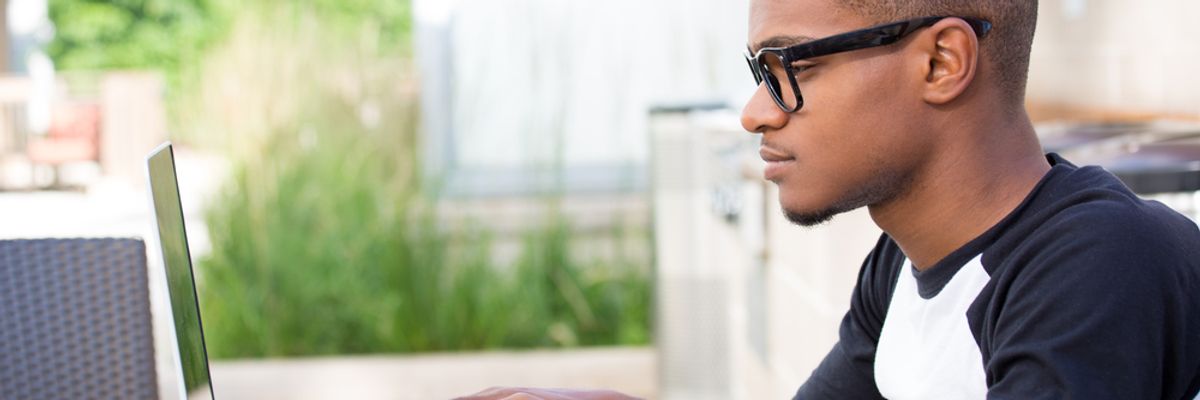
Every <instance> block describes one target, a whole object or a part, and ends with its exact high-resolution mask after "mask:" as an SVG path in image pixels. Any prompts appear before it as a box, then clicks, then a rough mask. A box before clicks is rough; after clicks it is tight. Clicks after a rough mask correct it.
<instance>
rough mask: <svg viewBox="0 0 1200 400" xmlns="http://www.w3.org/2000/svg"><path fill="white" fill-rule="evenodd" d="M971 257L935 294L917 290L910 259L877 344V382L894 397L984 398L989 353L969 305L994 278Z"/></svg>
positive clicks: (893, 399)
mask: <svg viewBox="0 0 1200 400" xmlns="http://www.w3.org/2000/svg"><path fill="white" fill-rule="evenodd" d="M981 257H982V255H980V256H977V257H975V259H973V260H971V261H970V262H968V263H967V264H966V265H964V266H963V267H962V269H960V270H959V271H958V273H956V274H955V275H954V277H953V278H951V279H950V282H949V283H947V284H946V287H945V288H943V289H942V291H941V292H940V293H938V295H937V296H934V297H933V298H932V299H928V300H926V299H923V298H921V295H920V294H919V293H918V291H917V281H916V277H914V276H913V274H912V264H911V262H910V261H908V260H905V261H904V265H903V266H901V267H900V279H899V280H898V281H897V283H896V289H895V292H894V293H893V294H892V301H891V304H890V305H889V306H888V311H887V317H886V318H885V319H884V322H883V331H882V332H881V333H880V336H879V344H878V346H877V347H876V349H875V383H876V384H877V385H878V386H879V391H880V393H882V394H883V396H884V397H886V398H888V399H891V400H907V399H913V400H927V399H983V398H985V397H987V382H986V379H985V378H984V376H985V375H984V370H983V356H982V355H981V354H980V351H979V345H978V344H976V342H975V337H974V336H973V335H972V334H971V328H970V326H969V325H968V323H967V309H968V308H969V307H971V303H972V302H974V301H975V298H976V297H977V296H978V295H979V291H980V290H983V287H984V286H985V285H987V283H988V280H989V279H990V277H989V276H988V274H987V271H985V270H984V269H983V264H982V263H981V262H980V259H981Z"/></svg>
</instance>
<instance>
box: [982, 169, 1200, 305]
mask: <svg viewBox="0 0 1200 400" xmlns="http://www.w3.org/2000/svg"><path fill="white" fill-rule="evenodd" d="M1059 179H1060V182H1058V185H1057V187H1053V188H1049V190H1048V193H1043V194H1042V195H1041V196H1042V199H1040V200H1039V203H1040V204H1036V205H1035V207H1032V209H1031V210H1028V215H1026V216H1024V218H1022V219H1023V221H1021V222H1020V223H1019V224H1017V226H1014V227H1013V229H1011V230H1010V232H1009V233H1008V234H1006V235H1004V236H1006V237H1005V238H1003V239H1002V240H1001V241H1000V242H999V243H997V246H996V247H995V248H993V249H992V250H991V253H992V254H986V253H985V260H984V261H985V266H987V265H989V264H990V266H991V267H993V269H1001V271H996V272H997V273H1000V274H1002V275H1008V276H1009V277H1014V276H1013V275H1014V274H1016V273H1020V274H1024V275H1026V276H1029V275H1037V276H1044V277H1055V276H1057V277H1062V278H1063V279H1059V280H1057V281H1058V282H1061V283H1063V284H1067V283H1068V282H1076V283H1078V281H1077V279H1078V278H1079V277H1086V276H1091V277H1096V278H1099V279H1104V277H1115V276H1121V275H1128V274H1138V275H1143V276H1145V278H1147V280H1146V283H1151V281H1160V282H1161V281H1163V280H1169V279H1178V278H1181V277H1200V229H1198V228H1197V225H1196V223H1195V222H1193V221H1192V220H1190V219H1188V218H1187V217H1185V216H1183V215H1182V214H1180V213H1178V212H1176V211H1174V210H1172V209H1171V208H1169V207H1167V206H1165V205H1163V204H1162V203H1159V202H1157V201H1150V200H1145V199H1142V198H1140V197H1138V196H1137V195H1136V194H1134V193H1133V192H1131V191H1130V190H1129V189H1128V188H1126V187H1125V186H1124V185H1123V184H1121V183H1120V181H1119V180H1117V179H1116V177H1113V176H1112V175H1111V174H1109V173H1108V172H1106V171H1104V170H1102V169H1100V168H1098V167H1083V168H1078V169H1075V170H1072V171H1070V172H1069V173H1068V174H1066V176H1061V177H1059ZM1067 277H1070V279H1067ZM1155 277H1157V278H1155Z"/></svg>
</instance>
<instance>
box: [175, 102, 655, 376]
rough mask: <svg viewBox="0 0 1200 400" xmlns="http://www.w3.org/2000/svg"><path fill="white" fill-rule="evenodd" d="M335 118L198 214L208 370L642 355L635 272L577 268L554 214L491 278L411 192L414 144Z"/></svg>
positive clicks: (484, 260) (644, 294)
mask: <svg viewBox="0 0 1200 400" xmlns="http://www.w3.org/2000/svg"><path fill="white" fill-rule="evenodd" d="M340 108H341V107H339V106H338V105H336V104H335V105H325V106H321V107H317V108H314V109H313V111H314V113H316V114H311V115H319V116H320V117H315V118H331V120H330V121H329V123H327V124H319V125H312V126H310V127H309V128H308V129H291V130H285V131H281V132H279V133H277V134H276V135H274V136H273V137H272V139H271V140H270V141H269V146H268V148H269V149H270V151H269V152H268V153H267V154H266V156H265V157H261V158H258V159H254V160H246V161H245V163H244V164H243V166H242V167H241V168H239V169H238V170H237V172H236V173H235V174H234V177H233V180H232V182H231V184H230V186H229V187H228V188H227V189H226V190H225V192H224V195H223V196H222V197H221V198H219V199H218V201H217V202H216V203H215V205H214V206H213V208H212V209H211V210H209V212H208V213H207V216H206V219H207V222H208V226H209V231H210V238H211V240H212V245H213V252H212V253H211V254H210V255H209V256H208V257H206V258H204V259H202V260H201V262H200V264H199V265H200V271H201V272H200V273H201V276H200V280H201V282H200V295H201V304H202V305H203V307H204V309H203V313H204V321H205V328H206V333H207V335H208V340H209V346H208V347H209V351H210V352H211V354H212V356H213V357H216V358H230V357H264V356H265V357H272V356H296V355H319V354H344V353H379V352H427V351H453V350H473V349H486V348H496V347H505V348H529V347H555V346H575V345H606V344H608V345H611V344H645V343H647V342H648V340H649V331H648V324H649V321H648V317H649V315H648V310H649V284H648V278H647V273H646V269H645V265H646V264H645V262H644V260H639V259H638V257H635V256H633V255H631V254H629V253H627V252H625V251H622V250H618V251H616V253H618V254H617V255H616V257H611V258H609V261H603V262H602V261H593V262H584V261H581V260H579V259H578V258H577V257H574V256H572V238H573V237H574V236H573V233H572V230H571V229H570V226H569V224H568V223H567V222H566V221H565V219H563V218H562V217H561V215H557V214H556V213H551V214H550V215H551V218H549V219H548V221H549V222H548V223H547V224H546V225H544V226H541V227H535V228H537V229H534V230H533V231H531V232H530V233H529V234H527V235H526V236H525V237H524V238H523V239H522V243H523V250H522V252H521V256H520V257H518V259H517V261H516V262H515V263H514V265H495V263H493V262H491V261H490V260H491V256H490V248H491V242H492V238H491V236H490V235H488V234H486V233H485V232H483V231H481V230H478V229H468V228H462V227H459V228H455V229H450V228H447V227H445V226H442V225H441V224H439V222H438V218H437V217H436V214H435V213H434V210H433V208H432V207H431V206H432V204H433V201H432V200H431V199H429V198H427V197H425V196H423V195H421V194H420V193H418V192H417V189H416V188H419V187H420V185H418V184H416V182H415V176H416V175H414V172H415V169H413V168H411V167H412V164H411V163H409V162H408V161H410V160H412V158H411V157H412V156H413V152H412V146H411V145H412V143H411V142H408V141H406V140H403V139H400V140H398V139H397V135H378V134H372V133H371V132H369V131H367V130H366V129H363V128H361V127H358V128H355V125H356V124H355V123H354V122H353V121H351V120H346V119H339V118H337V117H336V116H337V115H350V114H348V113H344V112H338V110H339V109H340ZM304 132H324V133H317V134H316V136H315V137H314V138H308V139H306V138H305V133H304ZM398 136H399V137H401V138H402V137H404V136H405V135H398ZM306 141H308V142H306ZM305 143H308V144H307V145H306V144H305ZM629 235H631V233H627V232H620V231H618V232H614V233H612V234H611V237H612V238H616V239H622V238H628V237H629ZM642 238H644V236H643V237H642Z"/></svg>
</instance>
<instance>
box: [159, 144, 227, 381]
mask: <svg viewBox="0 0 1200 400" xmlns="http://www.w3.org/2000/svg"><path fill="white" fill-rule="evenodd" d="M146 164H147V169H148V172H149V174H148V175H149V179H150V196H151V201H152V203H153V208H154V219H155V220H156V221H157V226H158V243H159V246H160V248H161V250H162V253H161V254H162V265H163V267H164V268H165V269H166V277H167V292H168V295H169V297H170V298H171V315H172V319H173V321H174V324H172V330H173V331H174V333H175V340H176V342H177V345H178V350H179V351H178V355H179V365H180V368H179V369H178V370H176V377H177V378H178V381H179V382H182V385H180V396H179V397H178V398H181V399H187V400H198V399H207V400H213V392H212V379H211V378H210V376H209V372H208V351H207V349H206V348H205V346H204V329H203V328H202V325H201V323H200V306H199V304H198V303H197V300H196V279H195V276H194V275H193V274H192V258H191V252H190V251H188V243H187V232H186V231H185V230H184V226H183V206H182V205H181V203H180V202H179V182H178V181H177V180H176V176H175V154H174V150H173V149H172V147H171V143H170V142H167V143H163V144H162V145H160V146H158V148H156V149H155V150H154V151H153V152H151V153H150V155H149V156H148V157H147V158H146Z"/></svg>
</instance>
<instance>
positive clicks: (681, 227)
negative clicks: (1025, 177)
mask: <svg viewBox="0 0 1200 400" xmlns="http://www.w3.org/2000/svg"><path fill="white" fill-rule="evenodd" d="M0 5H2V6H0V13H2V15H0V23H2V25H0V28H2V29H0V69H2V71H3V73H2V75H0V238H40V237H79V236H83V237H92V236H134V237H143V238H146V239H147V240H150V241H153V238H154V235H153V231H152V226H153V225H152V222H151V218H152V213H151V211H150V207H149V202H148V196H147V195H146V187H145V183H144V175H145V172H144V157H145V155H146V154H147V153H148V152H149V151H150V150H151V149H153V148H154V147H155V146H156V145H158V144H159V143H161V142H162V141H164V140H171V141H173V142H175V144H176V146H177V148H176V155H177V157H178V162H179V167H178V171H179V180H180V185H181V197H182V201H183V206H184V212H185V216H186V218H187V223H188V234H189V239H190V244H191V246H192V255H193V257H194V259H195V262H196V273H197V279H198V286H199V287H198V290H199V295H200V304H201V313H202V315H203V320H204V323H205V328H206V332H205V333H206V335H207V340H208V349H209V353H210V356H211V357H212V358H213V379H214V390H215V392H216V393H217V395H218V396H220V397H221V398H225V399H237V398H247V399H249V398H253V399H276V398H278V399H284V398H286V399H307V398H390V399H408V398H412V399H430V398H448V397H452V396H454V395H462V394H467V393H472V392H475V391H478V390H480V389H483V388H485V387H488V386H495V385H504V386H558V387H564V386H565V387H604V388H611V389H616V390H620V391H624V392H627V393H630V394H634V395H639V396H645V397H647V398H658V399H759V398H788V397H790V395H791V393H792V392H793V391H794V390H795V389H796V388H797V387H798V386H799V384H800V383H802V382H803V381H804V379H805V378H806V377H807V376H808V374H809V372H810V371H811V370H812V368H814V367H815V366H816V364H817V363H818V362H819V361H820V359H821V357H822V356H823V355H824V354H825V352H826V351H828V349H829V347H830V346H831V345H832V344H833V342H834V341H835V340H836V326H837V323H838V321H840V319H841V316H842V313H843V312H844V310H845V307H846V304H847V301H848V299H849V295H850V288H851V287H852V286H853V283H854V282H853V281H854V278H855V276H856V274H857V267H858V265H859V264H860V263H861V260H862V258H863V257H864V256H865V254H866V252H867V251H868V250H869V249H870V247H871V246H872V245H873V243H874V242H875V239H876V237H877V236H878V234H879V231H878V229H877V228H876V227H875V226H874V225H873V223H872V222H871V221H870V219H869V217H868V216H866V214H865V212H862V211H859V212H853V213H849V214H846V215H843V216H840V217H838V218H837V219H835V221H834V222H832V223H829V224H826V225H824V226H821V227H818V228H813V229H801V228H797V227H794V226H791V225H790V224H788V223H787V222H786V221H785V220H784V219H783V218H782V214H781V212H780V211H779V210H778V209H777V208H778V206H777V203H776V201H775V193H774V192H773V187H772V185H770V184H769V183H767V182H764V181H762V179H761V168H762V165H761V161H760V160H759V159H758V155H757V148H758V143H757V138H756V137H754V136H751V135H748V134H745V133H744V132H742V131H741V130H740V125H739V124H738V117H737V115H738V111H739V109H740V106H741V104H743V102H744V101H745V100H746V99H747V98H748V97H749V96H750V94H751V93H752V92H753V90H754V87H753V84H752V83H753V81H752V80H751V77H750V75H749V73H748V71H746V66H745V62H744V60H743V59H742V57H741V52H742V49H743V48H744V46H745V41H746V36H745V35H746V19H747V16H746V11H747V2H746V1H745V0H738V1H724V0H721V1H718V0H688V1H684V0H654V1H645V0H638V1H634V0H611V1H607V2H585V1H563V0H500V1H498V0H259V1H254V2H239V1H234V0H109V1H97V0H0ZM1040 7H1041V9H1040V13H1041V17H1040V22H1039V27H1038V33H1037V38H1036V41H1035V44H1034V50H1033V62H1032V67H1031V73H1030V85H1029V104H1028V106H1029V109H1030V112H1031V115H1032V116H1033V117H1034V119H1035V122H1036V123H1037V128H1038V131H1039V135H1041V136H1042V140H1043V144H1044V145H1045V147H1046V148H1047V150H1048V151H1058V152H1060V153H1062V154H1064V155H1065V156H1067V157H1068V158H1069V159H1072V160H1073V161H1076V163H1080V164H1100V165H1103V166H1105V167H1107V168H1109V169H1110V170H1112V171H1114V172H1116V173H1117V174H1118V175H1119V176H1121V177H1122V178H1123V179H1125V181H1126V183H1127V184H1129V185H1130V186H1131V187H1133V188H1134V189H1135V190H1137V191H1139V192H1140V193H1143V194H1144V195H1145V196H1148V197H1153V198H1155V199H1159V200H1161V201H1163V202H1165V203H1167V204H1168V205H1170V206H1172V207H1175V208H1176V209H1178V210H1180V211H1181V212H1184V213H1185V214H1188V215H1190V216H1192V218H1196V210H1197V208H1198V207H1197V205H1198V204H1200V194H1197V190H1200V90H1198V89H1200V78H1198V77H1197V75H1196V74H1195V72H1194V71H1196V70H1197V68H1200V47H1197V46H1195V45H1194V43H1192V41H1191V39H1190V38H1194V37H1198V36H1200V25H1196V24H1193V23H1191V22H1192V21H1191V19H1192V18H1191V16H1195V15H1200V3H1197V2H1194V1H1190V0H1157V1H1151V2H1134V1H1132V0H1108V1H1091V0H1043V1H1042V2H1041V6H1040ZM148 247H150V248H154V247H155V246H154V244H153V242H151V245H150V246H148ZM150 261H151V271H150V278H151V297H152V309H153V311H154V315H155V334H156V335H155V337H156V339H155V340H156V341H157V342H158V346H157V347H158V349H159V351H158V354H157V355H156V358H157V360H158V369H159V374H158V375H159V381H160V386H161V389H160V391H161V392H162V393H164V397H165V398H170V396H167V395H166V394H170V393H175V389H174V387H175V386H174V385H177V384H178V383H177V382H175V381H174V376H175V375H174V372H173V371H174V368H177V366H176V365H175V364H174V363H177V362H178V361H177V360H176V359H174V358H172V355H171V354H170V352H171V351H173V350H172V349H173V348H174V347H173V346H174V339H173V337H172V336H170V333H169V332H170V331H169V330H168V329H169V315H170V314H169V305H168V302H167V301H166V298H165V292H164V287H165V281H164V280H163V276H162V275H163V274H162V271H161V270H160V269H161V266H160V265H158V260H157V256H156V255H153V252H152V256H151V258H150Z"/></svg>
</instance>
